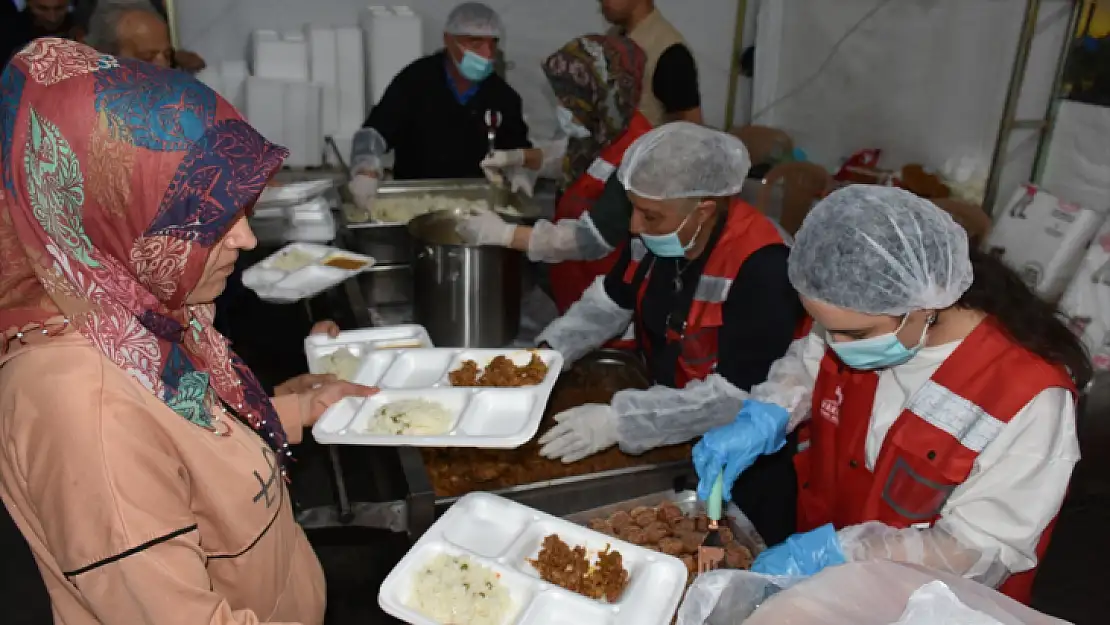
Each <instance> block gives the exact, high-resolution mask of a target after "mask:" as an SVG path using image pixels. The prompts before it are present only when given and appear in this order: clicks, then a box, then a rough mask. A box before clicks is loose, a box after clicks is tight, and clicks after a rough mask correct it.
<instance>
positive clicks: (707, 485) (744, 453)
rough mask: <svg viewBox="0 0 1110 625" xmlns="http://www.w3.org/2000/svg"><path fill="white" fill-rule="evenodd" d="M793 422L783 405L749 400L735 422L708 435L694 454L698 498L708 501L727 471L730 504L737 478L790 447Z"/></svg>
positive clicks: (726, 496) (699, 443) (726, 489)
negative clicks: (789, 427)
mask: <svg viewBox="0 0 1110 625" xmlns="http://www.w3.org/2000/svg"><path fill="white" fill-rule="evenodd" d="M789 421H790V413H788V412H787V411H786V409H785V408H783V407H782V406H779V405H777V404H769V403H765V402H761V401H756V400H754V399H748V400H747V401H745V402H744V406H743V407H742V408H741V409H740V414H738V415H736V419H735V420H734V421H733V422H732V423H729V424H728V425H722V426H720V427H717V428H714V429H712V430H710V431H709V432H706V434H705V436H703V437H702V439H701V440H700V441H698V444H697V445H694V453H693V456H694V469H695V470H696V471H697V472H698V497H699V498H701V499H702V500H705V499H708V497H709V491H710V490H712V488H713V482H714V481H715V480H716V479H717V476H718V475H720V474H721V472H722V471H723V472H724V476H723V477H724V486H725V490H724V495H725V501H730V500H731V499H732V485H733V484H735V483H736V478H738V477H740V474H741V473H743V472H744V471H745V470H747V468H748V467H750V466H752V463H753V462H755V461H756V459H757V458H759V456H760V455H763V454H773V453H775V452H776V451H778V450H779V449H782V446H783V445H785V444H786V425H787V423H788V422H789Z"/></svg>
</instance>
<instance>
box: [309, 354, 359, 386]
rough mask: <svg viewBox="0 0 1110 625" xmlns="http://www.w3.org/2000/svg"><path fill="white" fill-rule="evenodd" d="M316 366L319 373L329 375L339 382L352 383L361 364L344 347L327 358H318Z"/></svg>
mask: <svg viewBox="0 0 1110 625" xmlns="http://www.w3.org/2000/svg"><path fill="white" fill-rule="evenodd" d="M317 364H318V365H319V367H320V371H321V372H323V373H330V374H332V375H334V376H335V377H337V378H339V379H340V380H346V381H347V382H353V381H354V379H355V374H356V373H358V367H359V365H360V364H361V363H360V362H359V359H358V356H355V355H354V353H353V352H351V350H349V349H347V348H346V347H340V348H339V349H337V350H335V351H334V352H332V353H330V354H328V355H327V356H324V357H322V358H320V359H319V360H318V361H317Z"/></svg>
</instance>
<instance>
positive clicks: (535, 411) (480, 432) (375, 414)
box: [305, 333, 563, 448]
mask: <svg viewBox="0 0 1110 625" xmlns="http://www.w3.org/2000/svg"><path fill="white" fill-rule="evenodd" d="M421 336H422V339H421V340H426V333H423V334H422V335H421ZM350 337H351V334H350V333H346V334H344V335H340V337H337V338H335V339H328V338H325V337H311V338H310V340H309V341H306V345H305V348H306V353H307V356H308V361H309V365H310V370H312V371H314V372H321V373H322V372H332V373H336V374H337V375H339V376H340V377H342V378H344V379H348V380H350V381H352V382H356V383H358V384H364V385H366V386H376V387H378V388H379V389H381V390H380V392H378V393H377V394H375V395H373V396H371V397H369V398H365V399H364V398H347V399H344V400H341V401H340V402H338V403H336V404H335V405H334V406H332V407H331V408H330V409H328V411H327V412H325V413H324V415H323V416H322V417H321V418H320V420H319V421H317V422H316V425H315V426H314V427H313V428H312V434H313V436H314V437H315V438H316V440H317V441H319V442H321V443H324V444H333V445H370V446H417V447H487V448H513V447H519V446H520V445H522V444H524V443H526V442H528V441H529V440H530V439H531V438H532V437H534V436H535V435H536V431H537V430H538V429H539V426H540V419H541V418H542V416H543V413H544V408H545V406H546V405H547V399H548V397H549V396H550V394H551V390H552V388H553V387H554V386H555V379H556V378H557V377H558V375H559V370H560V368H561V367H562V365H563V359H562V356H561V355H560V354H559V353H558V352H555V351H552V350H527V351H525V350H505V349H461V348H452V349H436V348H407V347H403V348H393V349H381V348H375V347H374V345H373V343H374V342H373V341H370V342H369V343H365V342H363V343H360V342H358V341H353V342H352V341H351V340H348V339H349V338H350ZM410 340H416V339H410ZM385 342H386V343H388V341H385ZM341 350H342V351H341ZM343 352H346V353H343Z"/></svg>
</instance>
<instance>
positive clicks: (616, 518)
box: [609, 511, 632, 532]
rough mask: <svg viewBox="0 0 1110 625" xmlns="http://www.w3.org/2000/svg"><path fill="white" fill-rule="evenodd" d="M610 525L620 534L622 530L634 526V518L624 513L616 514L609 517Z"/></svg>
mask: <svg viewBox="0 0 1110 625" xmlns="http://www.w3.org/2000/svg"><path fill="white" fill-rule="evenodd" d="M609 525H610V526H612V528H613V529H615V530H616V531H618V532H620V531H621V530H622V529H624V528H626V527H628V526H629V525H632V516H631V515H629V514H628V513H627V512H624V511H621V512H615V513H613V516H611V517H609Z"/></svg>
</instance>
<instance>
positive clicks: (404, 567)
mask: <svg viewBox="0 0 1110 625" xmlns="http://www.w3.org/2000/svg"><path fill="white" fill-rule="evenodd" d="M551 534H557V535H558V536H559V537H560V538H561V539H562V540H563V542H565V543H567V545H569V546H570V547H571V548H573V547H575V546H578V545H584V546H585V547H586V551H587V553H588V554H590V555H591V556H596V554H597V553H599V552H601V551H604V550H605V549H606V548H609V549H611V550H612V551H617V552H619V553H620V554H621V558H622V560H623V565H624V568H625V570H627V571H628V573H629V584H628V587H627V588H626V589H625V591H624V593H623V594H622V595H621V596H620V598H619V599H618V600H617V601H616V602H615V603H607V602H604V601H596V600H593V599H589V598H587V597H585V596H582V595H579V594H577V593H573V592H571V591H569V590H564V589H563V588H560V587H558V586H555V585H554V584H549V583H547V582H545V581H543V580H542V579H540V576H539V573H538V572H537V571H536V570H535V569H534V568H532V565H531V564H529V563H528V561H529V560H531V559H534V558H536V557H537V556H538V555H539V551H540V546H541V544H542V543H543V540H544V538H545V537H547V536H549V535H551ZM441 554H447V555H450V556H462V557H465V558H467V559H468V560H469V562H470V563H474V564H476V565H478V566H482V567H485V568H486V569H489V570H490V571H492V573H493V574H494V575H496V576H497V578H498V579H497V582H498V583H499V584H500V585H501V586H503V587H504V588H505V589H506V590H507V591H508V595H509V606H508V608H507V609H506V610H505V613H504V614H501V615H500V617H501V618H499V619H496V620H495V622H491V625H510V624H515V625H666V624H668V623H670V622H671V617H672V616H673V615H674V612H675V609H676V608H677V607H678V603H679V601H680V599H681V598H682V592H683V588H684V587H685V584H686V566H685V565H683V564H682V561H681V560H679V559H678V558H675V557H672V556H668V555H664V554H662V553H658V552H654V551H650V550H648V549H645V548H643V547H638V546H636V545H633V544H631V543H626V542H624V541H620V540H617V539H614V538H610V537H608V536H605V535H603V534H599V533H598V532H594V531H592V530H589V529H586V528H584V527H581V526H578V525H575V524H573V523H571V522H569V521H565V520H563V519H559V518H556V517H553V516H550V515H547V514H544V513H542V512H539V511H537V510H533V509H531V508H528V507H526V506H523V505H521V504H519V503H516V502H514V501H510V500H508V499H504V498H501V497H498V496H496V495H491V494H488V493H472V494H469V495H466V496H465V497H463V498H462V499H460V500H459V501H458V502H457V503H455V505H454V506H452V507H451V509H450V510H448V511H447V513H446V514H444V515H443V516H442V517H441V518H440V519H439V521H437V522H436V523H435V525H433V526H432V527H431V529H429V530H428V531H427V532H426V533H425V534H424V535H423V536H422V537H421V538H420V540H419V541H417V543H416V544H415V545H413V547H412V549H411V550H409V552H408V554H406V555H405V557H404V558H403V559H402V560H401V562H400V563H398V564H397V566H396V567H394V569H393V571H392V572H390V574H389V576H388V577H387V578H386V579H385V582H383V583H382V586H381V589H380V591H379V594H378V603H379V604H380V605H381V606H382V609H383V610H385V611H386V612H388V613H389V614H391V615H393V616H395V617H396V618H399V619H401V620H402V621H405V622H407V623H413V624H415V625H449V621H437V620H434V619H432V618H429V617H428V616H426V615H425V614H423V613H422V612H421V611H420V610H419V609H418V606H417V602H418V598H417V597H416V596H415V593H414V588H415V578H416V576H417V575H427V573H426V572H425V567H427V566H428V564H429V563H431V562H433V560H434V559H435V558H436V557H437V556H439V555H441ZM468 566H469V564H468ZM424 588H425V589H426V588H427V584H425V586H424ZM441 590H442V591H443V593H444V596H445V597H450V596H452V595H451V591H452V590H453V589H449V588H443V589H441ZM454 590H456V593H457V589H454ZM431 594H433V595H434V593H431ZM455 596H457V594H456V595H455ZM420 599H422V600H423V601H424V602H425V603H426V604H427V603H428V602H429V598H428V597H427V596H426V594H421V595H420ZM434 600H435V599H431V601H434ZM457 622H461V621H457Z"/></svg>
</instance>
